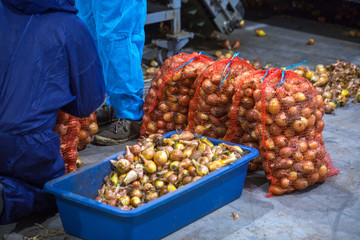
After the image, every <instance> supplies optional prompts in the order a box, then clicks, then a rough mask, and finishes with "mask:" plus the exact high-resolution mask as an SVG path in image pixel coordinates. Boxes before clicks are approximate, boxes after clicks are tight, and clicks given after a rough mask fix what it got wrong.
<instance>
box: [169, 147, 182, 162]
mask: <svg viewBox="0 0 360 240" xmlns="http://www.w3.org/2000/svg"><path fill="white" fill-rule="evenodd" d="M185 157H186V156H185V154H184V153H183V152H182V151H181V150H180V149H174V150H173V151H172V152H171V153H170V159H171V160H172V161H181V160H182V159H183V158H185Z"/></svg>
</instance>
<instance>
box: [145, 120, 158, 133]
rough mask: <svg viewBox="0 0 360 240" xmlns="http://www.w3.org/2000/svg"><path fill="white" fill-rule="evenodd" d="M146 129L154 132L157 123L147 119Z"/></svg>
mask: <svg viewBox="0 0 360 240" xmlns="http://www.w3.org/2000/svg"><path fill="white" fill-rule="evenodd" d="M147 129H148V130H150V131H152V132H156V130H157V125H156V122H154V121H149V123H148V125H147Z"/></svg>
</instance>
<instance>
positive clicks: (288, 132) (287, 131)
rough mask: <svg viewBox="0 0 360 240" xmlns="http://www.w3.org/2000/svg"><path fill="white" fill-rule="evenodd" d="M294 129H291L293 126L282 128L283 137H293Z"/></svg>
mask: <svg viewBox="0 0 360 240" xmlns="http://www.w3.org/2000/svg"><path fill="white" fill-rule="evenodd" d="M295 134H296V133H295V130H294V129H293V128H287V129H285V130H284V135H285V137H287V138H289V139H290V138H292V137H294V136H295Z"/></svg>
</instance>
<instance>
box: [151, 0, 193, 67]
mask: <svg viewBox="0 0 360 240" xmlns="http://www.w3.org/2000/svg"><path fill="white" fill-rule="evenodd" d="M151 8H154V9H155V12H152V10H153V9H151ZM156 8H157V9H158V10H159V11H157V10H156ZM148 9H149V10H150V11H148V12H149V13H148V14H147V16H146V22H145V24H153V23H159V22H163V21H171V29H170V30H171V33H170V34H167V38H168V39H167V40H163V39H157V40H153V41H152V42H153V43H154V44H155V45H156V46H158V47H160V48H162V49H163V50H162V51H159V54H161V55H164V52H165V50H164V49H167V53H165V55H166V56H163V57H170V56H172V55H174V54H176V53H178V52H179V51H180V49H182V48H183V47H184V46H185V45H186V44H187V43H188V42H189V39H190V38H193V37H194V34H193V33H191V32H185V31H181V11H180V10H181V0H169V4H167V6H162V7H161V6H158V5H157V6H155V5H152V4H149V5H148ZM160 60H161V59H160Z"/></svg>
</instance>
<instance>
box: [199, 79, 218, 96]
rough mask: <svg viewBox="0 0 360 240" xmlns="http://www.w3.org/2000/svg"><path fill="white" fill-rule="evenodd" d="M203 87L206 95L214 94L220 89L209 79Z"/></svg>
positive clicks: (204, 82)
mask: <svg viewBox="0 0 360 240" xmlns="http://www.w3.org/2000/svg"><path fill="white" fill-rule="evenodd" d="M201 87H202V89H203V90H204V92H206V93H213V92H215V91H216V90H217V89H218V87H217V86H216V85H214V84H213V83H212V82H211V81H210V80H209V79H206V80H205V81H203V83H202V84H201Z"/></svg>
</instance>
